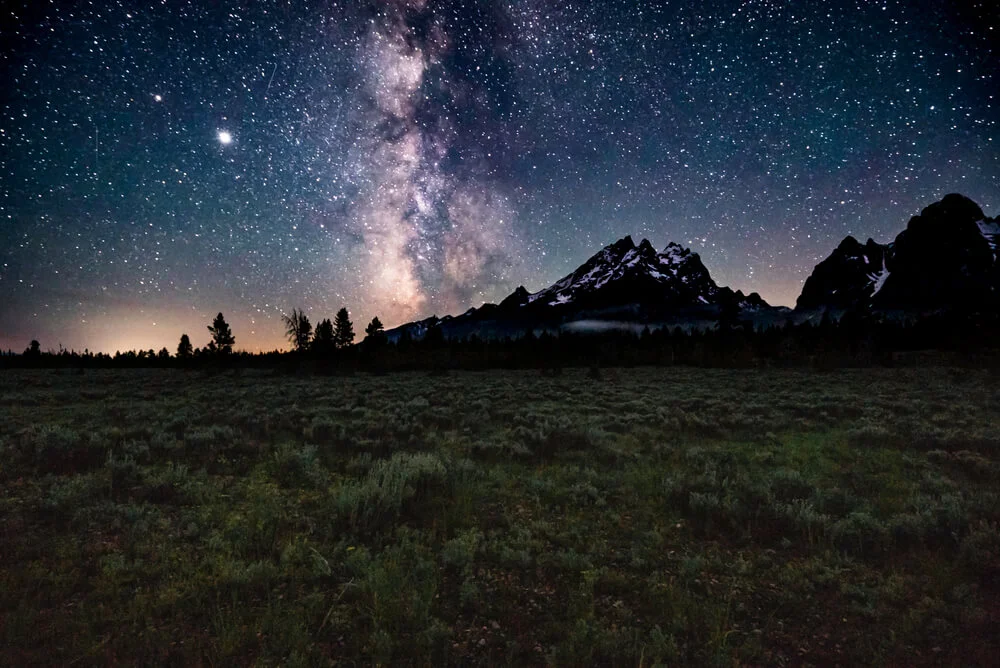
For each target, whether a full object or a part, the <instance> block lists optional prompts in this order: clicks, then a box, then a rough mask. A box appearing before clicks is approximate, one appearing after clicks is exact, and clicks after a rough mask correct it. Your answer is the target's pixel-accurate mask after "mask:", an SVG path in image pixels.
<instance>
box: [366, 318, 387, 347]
mask: <svg viewBox="0 0 1000 668" xmlns="http://www.w3.org/2000/svg"><path fill="white" fill-rule="evenodd" d="M365 337H366V340H367V339H371V340H372V342H373V343H374V342H377V341H381V340H382V339H383V338H384V337H385V327H383V326H382V321H381V320H379V319H378V316H375V317H374V318H372V321H371V322H370V323H368V326H367V327H365Z"/></svg>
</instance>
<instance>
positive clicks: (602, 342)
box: [0, 308, 1000, 373]
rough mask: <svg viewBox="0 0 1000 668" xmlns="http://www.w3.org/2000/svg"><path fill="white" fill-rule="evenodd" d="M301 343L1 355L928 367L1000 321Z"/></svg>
mask: <svg viewBox="0 0 1000 668" xmlns="http://www.w3.org/2000/svg"><path fill="white" fill-rule="evenodd" d="M282 321H283V323H284V325H285V327H286V331H285V333H286V335H287V337H288V340H289V342H290V343H291V345H292V350H291V351H290V352H280V351H273V352H269V353H255V354H251V353H248V352H244V351H240V352H236V351H234V349H233V346H234V345H235V341H236V340H235V337H234V336H233V333H232V329H231V328H230V326H229V324H228V323H227V322H226V320H225V317H224V316H223V315H222V314H221V313H220V314H219V315H217V316H216V317H215V319H214V320H213V321H212V324H211V325H210V326H209V327H208V330H209V333H210V334H211V341H210V342H209V343H208V345H206V346H205V347H204V348H192V346H191V340H190V338H189V337H188V336H187V334H184V335H182V336H181V339H180V343H179V344H178V347H177V352H176V355H171V354H170V352H169V351H168V350H167V349H166V348H164V349H162V350H160V351H159V352H156V351H153V350H148V351H129V352H126V353H121V352H119V353H116V354H115V355H114V356H113V357H112V356H110V355H105V354H102V353H96V354H94V353H90V352H89V351H84V353H83V354H80V353H77V352H74V351H67V350H63V349H60V350H59V351H58V352H48V353H43V352H42V351H41V347H40V345H39V344H38V342H37V341H32V342H31V345H30V346H29V347H28V349H27V350H26V351H25V352H24V353H23V354H22V355H14V354H13V353H10V352H8V353H6V354H2V353H0V366H5V367H13V366H29V367H30V366H37V367H104V366H107V367H116V366H118V367H155V366H163V367H181V368H200V367H205V368H213V367H220V366H222V367H244V366H245V367H275V368H283V369H287V370H294V371H296V372H299V371H305V372H308V371H316V372H320V373H332V372H337V371H352V370H370V371H379V372H383V371H401V370H414V369H425V370H431V371H447V370H449V369H491V368H538V369H543V370H550V371H553V372H557V371H558V370H559V369H561V368H563V367H569V366H589V367H605V366H608V367H612V366H635V365H689V366H704V367H764V366H791V367H813V368H819V369H823V368H834V367H844V366H873V365H900V364H920V363H926V362H928V361H931V362H934V361H947V362H948V363H956V362H958V363H962V362H965V363H969V364H971V365H974V366H983V365H987V366H990V367H997V366H1000V363H998V362H1000V351H998V345H997V341H1000V338H998V336H997V335H998V334H1000V321H998V318H997V317H996V315H992V316H987V317H983V316H981V315H971V316H968V315H966V316H962V315H956V314H937V315H932V316H930V317H923V318H920V319H914V320H899V319H882V318H877V317H873V316H872V315H871V314H866V313H851V312H848V313H846V314H843V316H841V317H840V318H831V317H828V316H824V317H823V318H822V319H821V320H819V321H818V322H813V321H808V320H807V321H804V322H800V323H791V322H788V323H784V324H782V325H778V326H765V327H757V328H755V327H754V326H752V325H751V324H750V323H748V322H743V321H740V320H739V318H738V317H737V316H734V315H733V314H727V313H723V314H721V316H720V318H719V321H718V322H717V323H716V325H715V326H714V327H712V328H709V329H701V330H699V329H682V328H680V327H674V328H668V327H661V328H653V329H651V328H649V327H647V328H645V329H644V330H642V331H641V332H638V333H635V332H627V331H615V332H605V333H598V334H594V333H590V334H584V333H573V332H568V331H558V330H554V331H544V330H539V331H536V330H531V329H527V330H525V331H523V332H521V333H519V334H517V335H511V336H506V337H495V338H481V337H478V336H475V335H472V336H468V337H462V338H447V337H446V336H445V334H444V331H443V330H442V329H441V328H440V327H432V328H430V329H429V330H428V331H427V332H426V333H425V334H424V336H422V337H421V338H419V339H414V338H412V337H411V336H410V335H409V334H408V332H407V331H406V330H404V331H403V332H402V333H397V334H396V335H394V336H393V337H392V340H389V338H388V337H387V335H386V332H385V330H384V328H383V326H382V323H381V322H380V321H379V319H378V318H377V317H376V318H373V319H372V321H371V323H369V325H368V327H366V328H365V334H366V338H365V339H364V340H363V341H362V342H361V343H359V344H355V343H354V338H355V336H354V326H353V324H352V323H351V320H350V317H349V314H348V312H347V309H346V308H344V309H341V310H340V311H339V312H338V313H337V315H336V317H335V318H334V320H333V321H331V320H329V319H324V320H322V321H320V323H319V324H318V325H317V326H316V327H315V329H314V328H313V326H312V323H311V322H310V320H309V318H308V316H306V315H305V313H304V312H303V311H301V310H299V309H292V312H291V313H290V314H288V315H284V316H282Z"/></svg>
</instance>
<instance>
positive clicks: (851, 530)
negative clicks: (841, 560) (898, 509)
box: [830, 512, 888, 555]
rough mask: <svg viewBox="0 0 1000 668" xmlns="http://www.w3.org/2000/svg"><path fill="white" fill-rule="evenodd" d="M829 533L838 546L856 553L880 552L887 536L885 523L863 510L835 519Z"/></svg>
mask: <svg viewBox="0 0 1000 668" xmlns="http://www.w3.org/2000/svg"><path fill="white" fill-rule="evenodd" d="M830 533H831V536H832V538H833V541H834V544H835V545H836V546H837V547H838V548H840V549H841V550H843V551H844V552H849V553H854V554H858V555H871V554H874V553H877V552H880V551H881V550H882V549H884V548H885V546H886V542H887V538H888V531H887V530H886V528H885V525H883V524H882V523H881V522H879V521H878V520H877V519H875V518H874V517H872V516H871V515H869V514H868V513H863V512H853V513H851V514H850V515H848V516H847V517H845V518H844V519H842V520H839V521H837V522H836V523H835V524H834V525H833V527H832V529H831V532H830Z"/></svg>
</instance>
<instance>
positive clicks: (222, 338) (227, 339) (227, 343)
mask: <svg viewBox="0 0 1000 668" xmlns="http://www.w3.org/2000/svg"><path fill="white" fill-rule="evenodd" d="M208 331H209V333H210V334H211V335H212V341H211V342H210V343H209V344H208V350H209V351H210V352H213V353H218V354H221V355H229V354H230V353H232V352H233V345H234V344H235V343H236V337H235V336H233V331H232V330H231V329H229V323H228V322H226V319H225V318H224V317H223V315H222V314H221V313H220V314H219V315H217V316H215V320H213V321H212V324H211V325H209V327H208Z"/></svg>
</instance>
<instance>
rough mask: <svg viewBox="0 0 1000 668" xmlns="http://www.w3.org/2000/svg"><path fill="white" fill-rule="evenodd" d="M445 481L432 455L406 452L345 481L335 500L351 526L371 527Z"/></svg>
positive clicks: (390, 516)
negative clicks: (362, 475) (365, 474)
mask: <svg viewBox="0 0 1000 668" xmlns="http://www.w3.org/2000/svg"><path fill="white" fill-rule="evenodd" d="M446 481H447V470H446V468H445V465H444V463H443V462H442V461H441V460H440V459H439V458H438V457H437V456H435V455H430V454H425V453H417V454H410V453H406V452H401V453H397V454H395V455H393V456H392V458H391V459H387V460H386V459H383V460H379V461H377V462H376V463H375V464H374V465H373V466H372V469H371V471H369V472H368V475H367V476H366V477H365V479H364V480H362V481H359V482H356V481H352V482H349V483H347V484H345V485H344V486H343V487H342V488H341V489H340V493H339V494H338V495H337V498H336V500H335V504H336V508H337V511H338V514H339V515H340V516H341V517H344V518H346V519H347V520H348V522H349V524H350V525H351V527H353V528H357V529H365V528H373V527H375V526H378V525H379V524H381V523H383V522H385V521H388V520H392V519H395V518H397V517H399V516H400V514H401V513H402V510H403V504H404V503H419V502H421V501H422V500H424V499H425V498H427V497H428V496H430V495H431V493H432V492H433V490H434V489H435V488H439V487H443V486H444V484H445V482H446Z"/></svg>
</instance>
